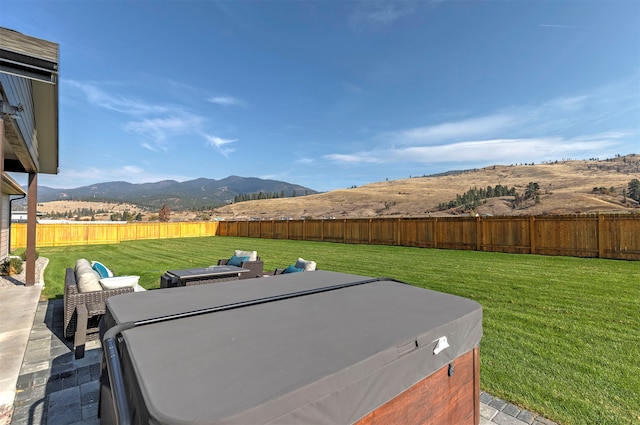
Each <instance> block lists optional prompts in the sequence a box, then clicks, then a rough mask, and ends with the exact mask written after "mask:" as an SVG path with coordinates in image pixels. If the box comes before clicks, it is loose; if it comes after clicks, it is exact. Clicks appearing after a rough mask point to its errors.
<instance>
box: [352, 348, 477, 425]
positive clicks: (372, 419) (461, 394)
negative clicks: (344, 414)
mask: <svg viewBox="0 0 640 425" xmlns="http://www.w3.org/2000/svg"><path fill="white" fill-rule="evenodd" d="M479 423H480V349H479V348H478V347H477V346H476V347H475V348H474V349H473V350H471V351H469V352H467V353H465V354H463V355H461V356H459V357H457V358H456V359H455V360H454V361H453V375H452V376H449V365H446V366H444V367H442V368H441V369H439V370H438V371H436V372H435V373H433V374H431V375H430V376H429V377H427V378H425V379H423V380H422V381H420V382H418V383H417V384H415V385H413V386H412V387H411V388H409V389H407V390H406V391H405V392H403V393H402V394H400V395H398V396H397V397H395V398H394V399H393V400H390V401H388V402H387V403H385V404H383V405H382V406H380V407H379V408H377V409H376V410H374V411H373V412H371V413H369V414H368V415H367V416H365V417H363V418H362V419H360V420H359V421H358V422H356V425H380V424H384V425H388V424H398V425H406V424H412V425H418V424H429V425H478V424H479Z"/></svg>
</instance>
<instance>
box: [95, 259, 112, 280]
mask: <svg viewBox="0 0 640 425" xmlns="http://www.w3.org/2000/svg"><path fill="white" fill-rule="evenodd" d="M91 268H92V269H93V270H95V271H96V272H97V273H98V275H100V277H101V278H104V277H110V276H109V269H107V268H106V267H105V265H104V264H102V263H101V262H99V261H94V262H93V266H91Z"/></svg>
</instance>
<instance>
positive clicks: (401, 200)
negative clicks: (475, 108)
mask: <svg viewBox="0 0 640 425" xmlns="http://www.w3.org/2000/svg"><path fill="white" fill-rule="evenodd" d="M639 178H640V155H637V154H630V155H626V156H618V157H616V158H611V159H605V160H596V159H594V160H574V161H556V162H552V163H545V164H536V165H534V164H531V165H492V166H488V167H484V168H481V169H474V170H465V171H455V172H449V173H442V174H439V175H433V176H423V177H414V178H408V179H401V180H393V181H384V182H377V183H371V184H368V185H365V186H361V187H357V188H352V189H344V190H334V191H331V192H326V193H320V194H314V195H310V196H305V197H301V198H285V199H266V200H260V201H246V202H238V203H234V204H231V205H226V206H224V207H220V208H217V209H216V210H215V212H214V214H215V215H216V216H217V217H219V218H221V219H278V218H283V217H287V218H289V217H290V218H294V219H298V218H301V217H307V218H347V217H380V216H397V217H407V216H414V217H415V216H447V215H460V214H474V215H475V214H476V213H477V214H480V215H543V214H580V213H595V212H602V213H626V212H640V209H639V205H638V202H636V201H634V200H632V199H630V198H628V197H626V196H625V195H624V193H626V191H627V189H628V185H629V182H630V181H631V180H633V179H639ZM532 182H534V183H537V184H538V186H539V188H540V189H539V191H538V201H537V202H536V201H534V200H528V201H526V202H523V203H522V204H521V205H519V206H517V207H515V208H514V206H513V200H514V197H513V196H501V197H495V198H488V199H486V203H482V204H481V205H480V206H478V207H477V208H475V209H474V210H465V209H464V208H446V209H441V208H439V205H440V204H442V203H448V202H449V201H451V200H455V199H456V195H462V194H464V193H465V192H467V191H469V190H470V189H473V188H486V187H487V186H492V187H495V186H496V185H502V186H507V187H510V188H511V187H514V188H515V189H516V191H517V193H519V194H523V193H524V192H525V190H526V188H527V185H528V184H529V183H532ZM595 189H597V190H595Z"/></svg>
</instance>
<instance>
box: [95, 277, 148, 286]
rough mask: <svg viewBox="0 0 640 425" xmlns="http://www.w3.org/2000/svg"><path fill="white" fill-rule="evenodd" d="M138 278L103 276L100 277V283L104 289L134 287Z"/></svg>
mask: <svg viewBox="0 0 640 425" xmlns="http://www.w3.org/2000/svg"><path fill="white" fill-rule="evenodd" d="M138 280H140V276H117V277H103V278H102V279H100V285H102V287H103V288H104V289H120V288H134V287H135V286H136V285H137V284H138Z"/></svg>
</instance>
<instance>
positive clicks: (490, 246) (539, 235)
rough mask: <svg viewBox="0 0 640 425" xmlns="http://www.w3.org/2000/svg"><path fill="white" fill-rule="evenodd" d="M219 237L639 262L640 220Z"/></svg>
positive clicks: (223, 229)
mask: <svg viewBox="0 0 640 425" xmlns="http://www.w3.org/2000/svg"><path fill="white" fill-rule="evenodd" d="M218 235H220V236H244V237H252V238H270V239H292V240H305V241H319V242H341V243H353V244H374V245H399V246H415V247H424V248H445V249H466V250H477V251H494V252H506V253H520V254H542V255H564V256H572V257H600V258H612V259H624V260H640V214H593V215H571V216H558V215H556V216H537V217H521V216H505V217H428V218H373V219H342V220H270V221H266V220H263V221H221V222H220V223H219V228H218Z"/></svg>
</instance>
